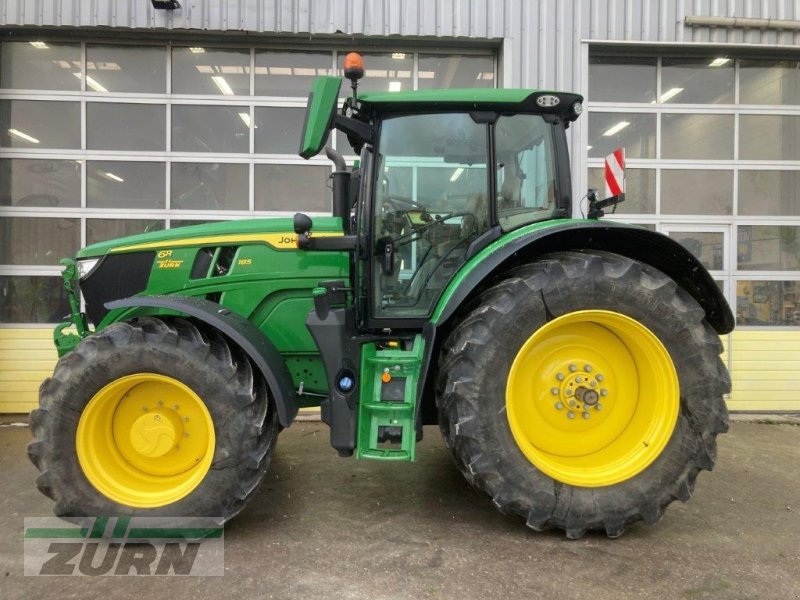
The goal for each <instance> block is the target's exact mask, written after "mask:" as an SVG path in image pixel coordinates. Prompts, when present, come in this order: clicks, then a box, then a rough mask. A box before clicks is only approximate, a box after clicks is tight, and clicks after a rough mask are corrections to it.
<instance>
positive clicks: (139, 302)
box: [105, 296, 299, 427]
mask: <svg viewBox="0 0 800 600" xmlns="http://www.w3.org/2000/svg"><path fill="white" fill-rule="evenodd" d="M105 306H106V308H108V309H109V310H114V309H116V308H162V309H167V310H172V311H176V312H179V313H182V314H185V315H188V316H190V317H194V318H195V319H198V320H200V321H202V322H203V323H206V324H207V325H210V326H211V327H214V328H215V329H217V330H219V332H220V333H222V334H224V335H226V336H227V337H228V338H230V339H231V340H232V341H233V343H235V344H236V345H238V346H239V347H240V348H241V349H242V350H243V351H244V352H245V353H246V354H247V356H249V357H250V360H252V361H253V364H254V365H255V366H256V368H257V369H258V370H259V371H260V372H261V374H262V375H263V376H264V379H265V380H266V382H267V385H268V386H269V390H270V393H271V394H272V396H273V398H274V399H275V405H276V408H277V410H278V420H279V421H280V424H281V425H282V426H283V427H288V426H289V425H291V423H292V421H293V420H294V418H295V416H296V415H297V410H298V408H299V405H298V402H297V398H296V394H295V390H294V385H293V383H292V376H291V375H290V374H289V369H288V368H287V367H286V362H285V361H284V360H283V357H282V356H281V355H280V353H279V352H278V350H277V349H276V348H275V346H274V345H273V344H272V342H271V341H270V340H269V338H268V337H267V336H266V335H264V333H262V332H261V331H260V330H259V329H258V328H257V327H256V326H255V325H253V324H252V323H251V322H250V321H248V320H247V319H245V318H244V317H243V316H241V315H239V314H238V313H235V312H233V311H232V310H230V309H228V308H225V307H223V306H220V305H219V304H217V303H215V302H211V301H209V300H205V299H203V298H194V297H191V296H133V297H131V298H124V299H122V300H114V301H112V302H108V303H106V305H105Z"/></svg>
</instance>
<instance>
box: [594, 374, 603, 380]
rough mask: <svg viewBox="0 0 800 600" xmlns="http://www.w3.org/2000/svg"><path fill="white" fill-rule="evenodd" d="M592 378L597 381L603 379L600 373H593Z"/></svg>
mask: <svg viewBox="0 0 800 600" xmlns="http://www.w3.org/2000/svg"><path fill="white" fill-rule="evenodd" d="M594 378H595V379H597V381H603V376H602V375H601V374H600V373H598V374H597V375H595V376H594Z"/></svg>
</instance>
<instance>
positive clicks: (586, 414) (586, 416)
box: [583, 412, 591, 419]
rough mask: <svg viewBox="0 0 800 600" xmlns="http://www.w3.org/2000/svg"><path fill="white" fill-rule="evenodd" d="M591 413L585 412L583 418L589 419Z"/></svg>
mask: <svg viewBox="0 0 800 600" xmlns="http://www.w3.org/2000/svg"><path fill="white" fill-rule="evenodd" d="M590 416H591V415H590V414H589V413H588V412H585V413H583V418H584V419H588V418H589V417H590Z"/></svg>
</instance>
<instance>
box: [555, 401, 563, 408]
mask: <svg viewBox="0 0 800 600" xmlns="http://www.w3.org/2000/svg"><path fill="white" fill-rule="evenodd" d="M563 408H564V405H563V404H562V403H561V402H556V410H561V409H563Z"/></svg>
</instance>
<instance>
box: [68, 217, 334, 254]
mask: <svg viewBox="0 0 800 600" xmlns="http://www.w3.org/2000/svg"><path fill="white" fill-rule="evenodd" d="M341 232H342V224H341V219H339V218H337V217H314V233H315V234H317V235H319V234H325V233H328V234H335V235H341ZM256 237H259V238H264V239H265V240H269V239H272V238H274V240H275V243H274V244H272V245H275V246H277V247H280V248H292V247H294V242H295V241H296V235H295V233H294V229H293V225H292V219H291V218H272V219H246V220H244V219H243V220H238V221H222V222H219V223H206V224H203V225H191V226H189V227H179V228H177V229H166V230H163V231H152V232H149V233H141V234H138V235H132V236H128V237H124V238H118V239H114V240H109V241H106V242H99V243H97V244H92V245H91V246H86V247H85V248H83V249H82V250H80V251H79V252H78V254H77V258H79V259H81V258H94V257H98V256H104V255H106V254H109V253H111V254H116V253H122V252H136V251H141V250H156V249H160V248H162V247H180V246H195V245H202V244H204V243H206V241H207V242H208V243H209V244H225V243H228V242H230V243H234V242H238V241H250V240H255V239H256Z"/></svg>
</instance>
